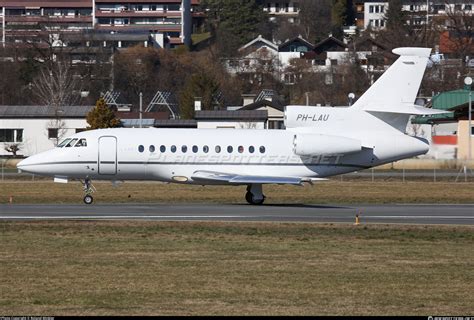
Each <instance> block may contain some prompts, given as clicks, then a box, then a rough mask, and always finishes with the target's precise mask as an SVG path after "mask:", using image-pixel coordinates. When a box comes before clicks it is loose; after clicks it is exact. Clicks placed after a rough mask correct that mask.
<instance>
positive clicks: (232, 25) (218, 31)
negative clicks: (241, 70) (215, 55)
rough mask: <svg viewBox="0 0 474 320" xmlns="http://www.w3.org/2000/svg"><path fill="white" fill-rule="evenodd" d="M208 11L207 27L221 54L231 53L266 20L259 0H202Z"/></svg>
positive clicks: (252, 35)
mask: <svg viewBox="0 0 474 320" xmlns="http://www.w3.org/2000/svg"><path fill="white" fill-rule="evenodd" d="M201 5H202V7H203V8H204V9H206V10H207V13H208V28H209V29H210V31H211V32H212V34H213V35H214V36H216V38H217V45H218V46H219V49H220V51H221V53H222V54H223V55H232V54H234V53H235V52H236V49H237V48H238V47H239V46H241V45H243V44H244V43H246V42H248V41H250V40H252V39H253V38H255V37H256V36H257V35H258V33H259V31H260V30H261V27H262V25H263V24H264V23H265V22H266V21H267V17H266V13H265V12H264V11H263V7H262V4H261V1H258V0H257V1H255V0H203V1H202V2H201Z"/></svg>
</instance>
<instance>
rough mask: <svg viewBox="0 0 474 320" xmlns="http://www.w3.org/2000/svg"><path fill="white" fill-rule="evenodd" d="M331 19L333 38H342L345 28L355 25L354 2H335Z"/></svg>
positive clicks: (339, 0)
mask: <svg viewBox="0 0 474 320" xmlns="http://www.w3.org/2000/svg"><path fill="white" fill-rule="evenodd" d="M331 18H332V33H333V36H334V37H336V38H342V36H343V27H344V26H350V25H353V24H354V18H355V13H354V8H353V2H352V0H333V4H332V10H331Z"/></svg>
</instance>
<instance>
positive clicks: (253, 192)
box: [245, 184, 265, 205]
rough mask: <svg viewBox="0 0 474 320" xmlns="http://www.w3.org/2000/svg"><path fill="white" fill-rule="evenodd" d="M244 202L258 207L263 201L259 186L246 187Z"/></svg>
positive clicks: (260, 186)
mask: <svg viewBox="0 0 474 320" xmlns="http://www.w3.org/2000/svg"><path fill="white" fill-rule="evenodd" d="M245 200H247V202H248V203H249V204H253V205H260V204H263V202H264V201H265V195H264V194H263V192H262V185H261V184H249V185H248V186H247V193H246V194H245Z"/></svg>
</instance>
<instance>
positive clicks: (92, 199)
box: [84, 195, 94, 204]
mask: <svg viewBox="0 0 474 320" xmlns="http://www.w3.org/2000/svg"><path fill="white" fill-rule="evenodd" d="M93 201H94V198H92V196H90V195H86V196H85V197H84V203H85V204H91V203H92V202H93Z"/></svg>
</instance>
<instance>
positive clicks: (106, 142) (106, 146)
mask: <svg viewBox="0 0 474 320" xmlns="http://www.w3.org/2000/svg"><path fill="white" fill-rule="evenodd" d="M99 174H106V175H114V174H117V138H116V137H113V136H102V137H100V138H99Z"/></svg>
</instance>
